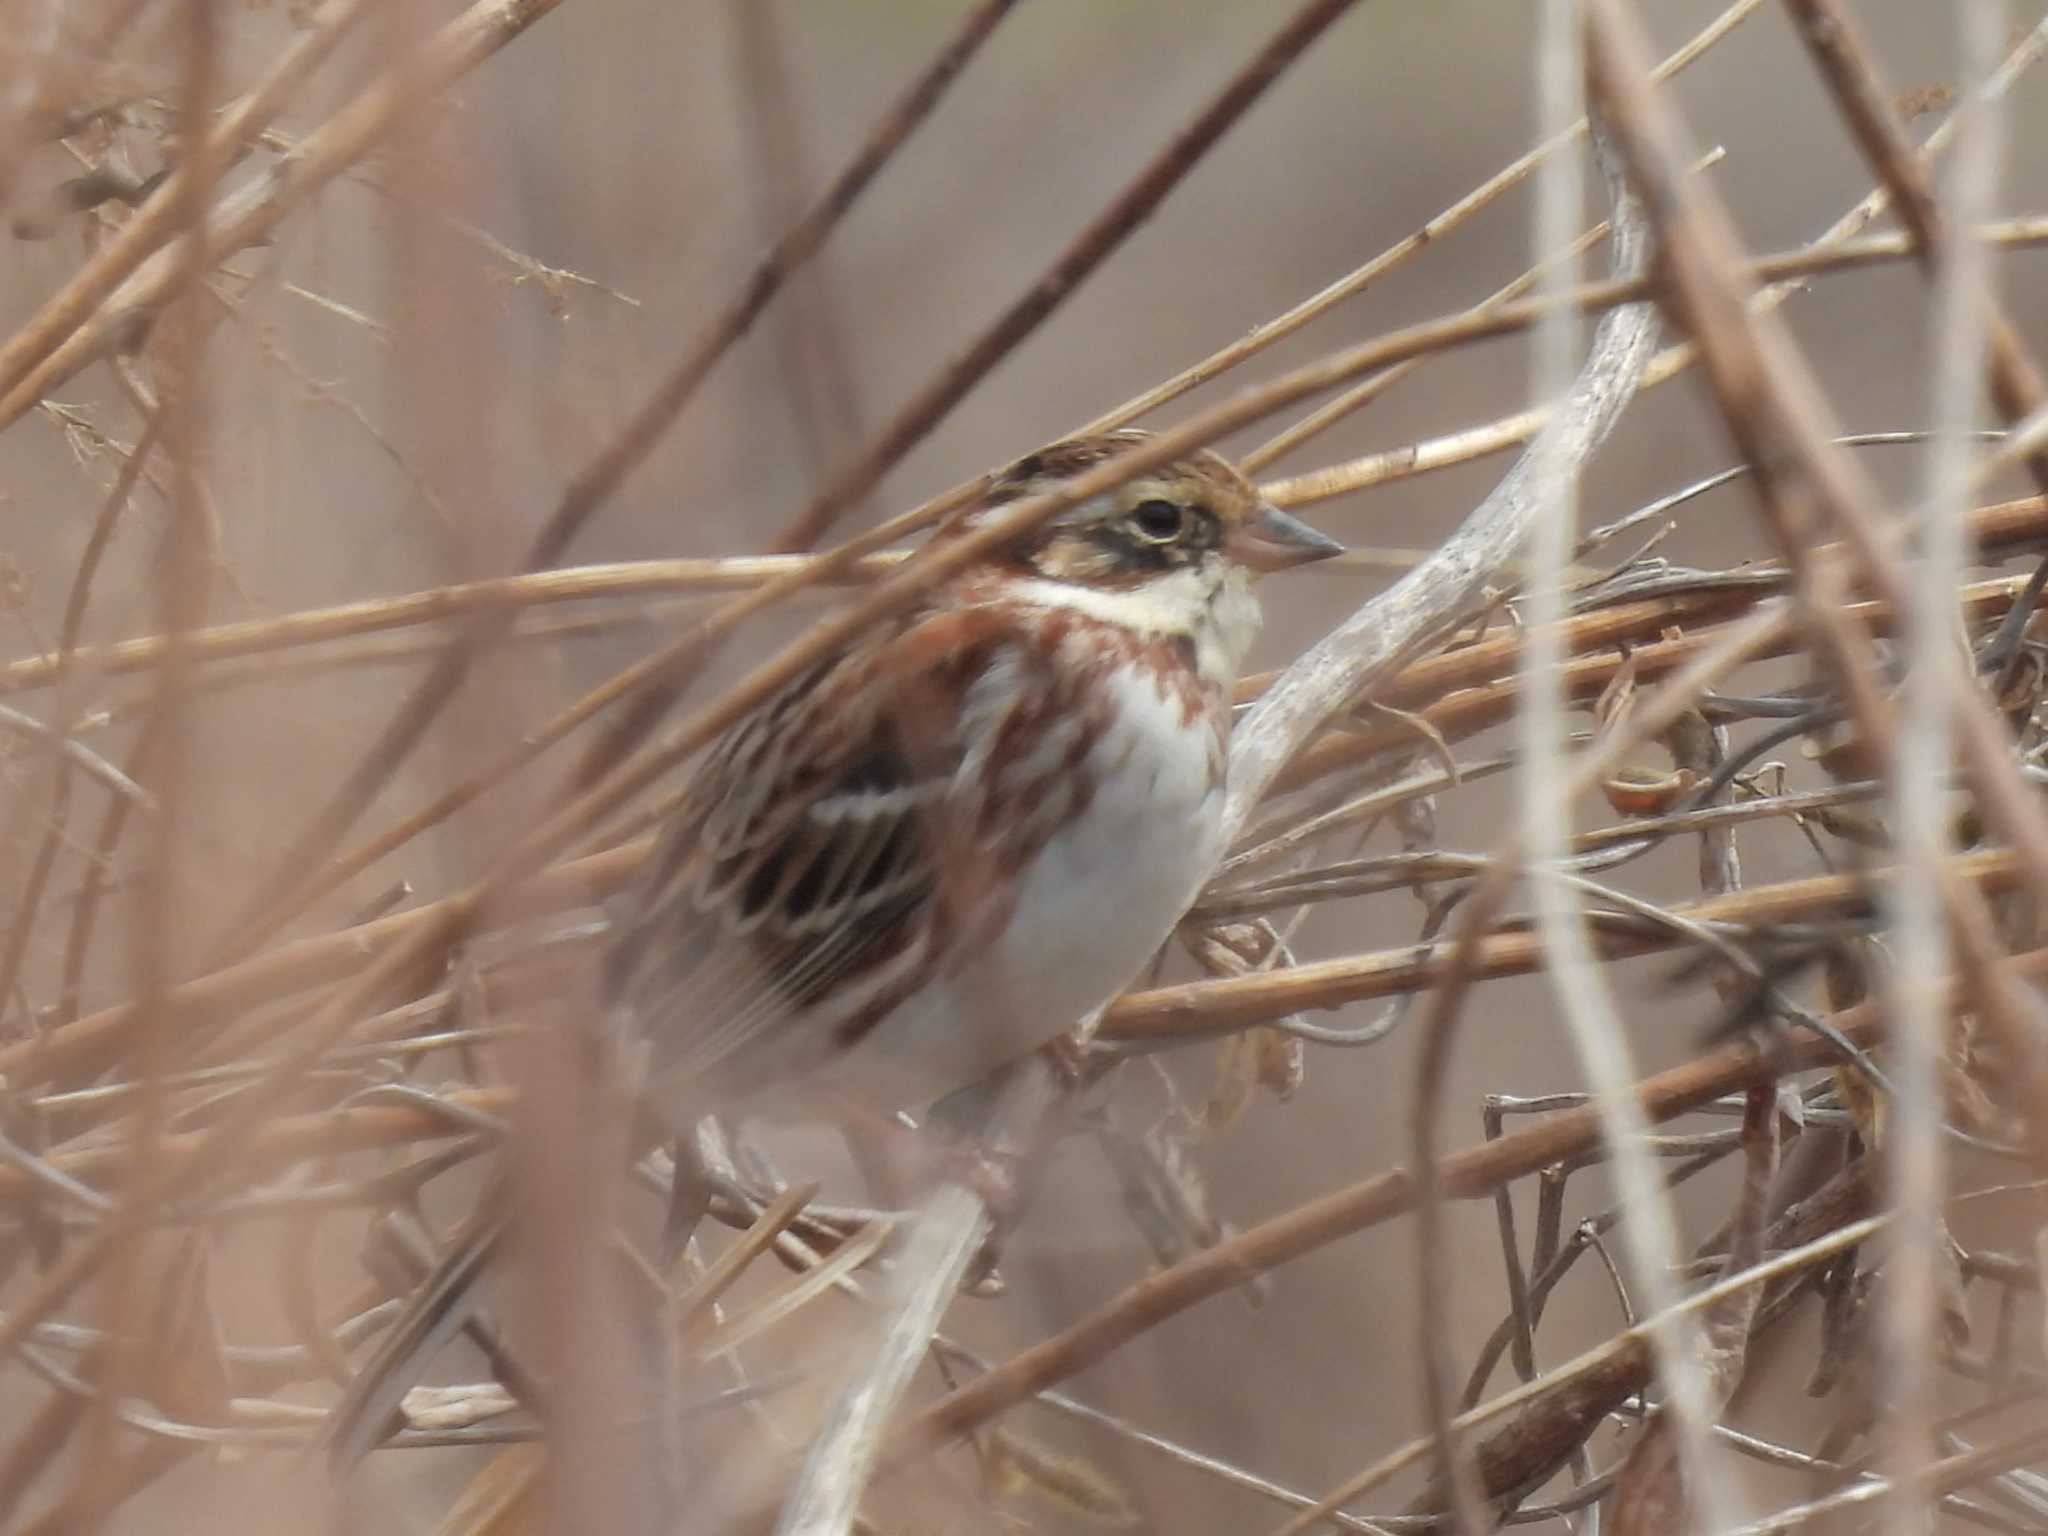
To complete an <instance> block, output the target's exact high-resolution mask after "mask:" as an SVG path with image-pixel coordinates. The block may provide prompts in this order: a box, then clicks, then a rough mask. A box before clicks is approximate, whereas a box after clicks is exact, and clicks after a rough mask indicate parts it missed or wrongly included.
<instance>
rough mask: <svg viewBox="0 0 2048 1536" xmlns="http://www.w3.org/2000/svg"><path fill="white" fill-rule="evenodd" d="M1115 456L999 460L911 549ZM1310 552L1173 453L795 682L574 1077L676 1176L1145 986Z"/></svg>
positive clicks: (370, 1385)
mask: <svg viewBox="0 0 2048 1536" xmlns="http://www.w3.org/2000/svg"><path fill="white" fill-rule="evenodd" d="M1146 436H1147V434H1146V433H1144V432H1142V431H1136V430H1131V429H1125V430H1119V431H1112V432H1105V433H1098V434H1093V435H1088V436H1082V437H1075V438H1071V439H1068V440H1065V441H1062V442H1058V443H1055V444H1053V445H1051V446H1050V447H1046V448H1042V449H1040V450H1039V451H1037V452H1035V453H1031V454H1027V455H1026V456H1025V457H1023V458H1021V459H1019V460H1017V461H1016V462H1015V463H1013V464H1011V465H1010V466H1008V468H1006V469H1004V470H1002V471H1000V472H998V473H996V474H994V475H993V476H991V477H989V479H988V482H987V487H986V489H985V491H984V492H983V493H982V494H981V495H980V496H979V497H978V498H977V499H976V500H975V501H973V502H971V503H969V504H968V505H966V506H965V507H963V508H962V509H961V510H960V511H958V512H956V513H955V514H954V515H953V516H952V517H951V518H949V519H948V520H947V521H945V522H943V523H941V524H940V526H939V527H938V528H937V529H935V530H934V532H933V534H932V536H931V539H932V542H933V544H935V545H938V544H943V543H945V542H946V541H949V540H953V539H957V538H961V537H963V536H966V535H968V534H971V533H973V532H974V531H975V530H977V529H980V528H982V527H984V526H985V525H986V524H987V522H988V520H989V519H991V518H995V517H999V516H1000V515H1002V513H1003V511H1004V509H1005V508H1007V507H1010V506H1012V505H1014V504H1016V503H1017V502H1019V501H1022V500H1024V499H1026V498H1029V497H1033V496H1037V495H1040V494H1042V493H1045V492H1049V491H1053V490H1055V489H1057V488H1059V487H1061V486H1062V485H1064V484H1065V483H1067V482H1069V481H1070V480H1072V479H1073V478H1074V477H1075V476H1077V475H1080V474H1082V473H1084V472H1086V471H1088V470H1091V469H1093V468H1095V467H1097V466H1099V465H1101V464H1103V463H1104V462H1105V461H1107V460H1109V459H1112V458H1114V457H1116V456H1117V455H1119V454H1121V453H1124V452H1127V451H1128V450H1130V449H1132V448H1134V447H1136V446H1137V445H1138V444H1140V443H1141V442H1143V441H1144V440H1145V439H1146ZM1341 552H1342V546H1341V545H1340V544H1338V543H1337V542H1336V541H1334V540H1332V539H1330V538H1328V537H1327V536H1325V535H1324V534H1321V533H1319V532H1317V531H1316V530H1314V529H1313V528H1311V527H1309V526H1308V525H1307V524H1305V523H1303V522H1301V521H1300V520H1298V519H1296V518H1294V517H1292V516H1290V515H1289V514H1287V513H1286V512H1283V511H1281V510H1280V509H1279V508H1277V507H1275V506H1273V505H1271V504H1270V503H1269V502H1267V501H1266V500H1265V499H1264V498H1263V497H1262V496H1261V495H1260V494H1259V491H1258V488H1257V487H1256V486H1255V485H1254V484H1253V483H1252V482H1251V481H1250V480H1248V479H1247V478H1246V477H1245V476H1244V475H1243V474H1241V473H1240V472H1239V471H1238V470H1237V469H1236V468H1235V467H1234V466H1233V465H1232V464H1231V463H1230V462H1229V461H1228V460H1227V459H1225V458H1223V457H1222V456H1220V455H1219V454H1216V453H1214V452H1211V451H1208V450H1198V451H1195V452H1193V453H1190V454H1188V455H1187V456H1185V457H1183V458H1180V459H1177V460H1174V461H1173V462H1171V463H1168V464H1166V465H1165V466H1163V467H1161V468H1158V469H1155V470H1152V471H1150V472H1148V473H1144V474H1140V475H1137V476H1135V477H1133V478H1131V479H1130V480H1128V481H1126V482H1125V483H1123V484H1122V485H1119V486H1117V487H1116V488H1114V489H1112V490H1108V491H1104V492H1102V493H1100V494H1098V495H1095V496H1092V497H1089V498H1087V499H1085V500H1082V501H1080V502H1079V503H1078V504H1076V505H1074V506H1072V507H1070V508H1068V509H1066V510H1064V511H1063V512H1061V513H1059V514H1057V515H1055V516H1054V517H1053V518H1051V519H1050V520H1049V521H1048V522H1045V523H1043V524H1040V525H1038V526H1036V527H1034V528H1032V529H1031V530H1029V531H1027V532H1023V533H1020V534H1018V535H1017V536H1016V537H1015V538H1014V539H1011V540H1009V541H1007V542H1004V543H1002V544H1000V545H999V546H997V547H995V548H994V549H993V550H992V551H991V552H989V553H987V554H986V555H984V556H983V557H980V558H978V559H977V560H975V561H974V562H972V563H970V564H969V565H968V566H967V567H966V568H965V569H963V570H962V571H960V572H959V573H957V574H956V575H955V576H953V577H952V578H951V579H950V580H947V581H945V582H943V583H942V584H939V585H937V586H935V587H934V588H932V589H930V590H929V591H928V592H927V593H926V594H925V595H924V596H923V597H922V598H921V599H919V600H918V601H917V602H916V603H915V604H914V605H913V606H911V607H909V608H907V609H905V610H903V611H901V612H899V613H897V614H896V615H895V616H893V617H891V618H890V619H888V620H887V621H885V622H884V623H882V624H880V625H878V626H877V627H876V628H874V629H873V630H871V631H869V632H868V633H866V634H864V635H863V636H862V637H861V638H860V639H859V640H858V641H856V642H855V643H854V644H852V645H851V646H849V647H848V648H847V649H845V650H844V651H842V652H840V653H839V654H837V655H835V656H832V657H830V658H829V659H827V660H825V661H823V662H821V663H819V664H818V665H817V666H815V667H814V668H812V669H811V670H810V671H809V672H807V673H806V674H804V675H802V676H800V677H799V678H797V679H796V680H795V681H793V682H792V683H790V684H789V685H788V686H787V687H785V688H784V689H783V690H782V691H781V692H779V693H778V694H776V695H774V696H773V697H771V698H770V699H769V700H768V701H767V702H766V703H764V704H763V705H762V706H761V707H760V708H759V709H758V710H756V711H755V712H753V713H752V714H750V715H749V716H747V717H746V718H744V719H743V720H741V721H740V722H739V723H737V724H736V725H734V726H733V727H732V728H731V729H730V730H729V731H728V732H727V733H726V734H725V735H724V736H723V737H722V738H720V739H719V740H718V741H716V742H715V743H714V744H713V745H712V746H711V748H710V749H709V750H708V751H707V752H706V754H705V755H704V756H703V758H702V759H700V761H699V762H698V764H697V765H696V767H695V769H694V770H693V772H692V773H691V775H690V778H689V780H688V782H687V785H686V786H685V789H684V791H683V793H682V795H681V797H680V799H679V800H678V802H677V804H676V805H675V807H674V809H673V810H672V811H671V813H670V814H669V816H668V819H667V821H666V824H665V826H664V827H663V829H662V831H661V832H660V833H659V834H658V836H657V838H656V841H655V845H654V847H653V850H652V852H651V853H650V855H649V857H648V859H647V861H646V863H645V864H644V865H643V866H642V869H641V871H640V874H639V877H638V879H637V881H636V882H635V883H634V884H633V885H632V886H630V887H629V889H628V890H627V891H626V892H625V893H624V895H623V896H622V897H621V898H620V899H619V901H618V902H617V905H616V908H615V910H614V911H613V913H612V914H611V927H610V932H611V934H612V935H613V937H612V938H611V939H610V941H609V947H608V950H607V953H606V955H605V959H604V964H603V998H604V1009H603V1017H604V1029H603V1031H602V1033H603V1035H604V1036H605V1037H606V1039H605V1041H604V1047H605V1048H604V1049H603V1050H602V1051H601V1052H600V1054H601V1055H602V1056H603V1057H605V1058H606V1059H608V1060H609V1061H611V1062H612V1063H614V1064H615V1068H616V1070H617V1071H619V1072H621V1073H623V1074H624V1075H626V1076H628V1077H630V1079H631V1091H632V1093H633V1096H634V1098H635V1099H636V1101H637V1102H639V1103H640V1104H641V1105H642V1106H643V1107H645V1108H650V1109H651V1110H652V1112H653V1115H654V1118H655V1119H656V1120H657V1121H664V1122H665V1123H666V1126H667V1129H668V1130H669V1131H671V1132H672V1133H673V1134H675V1135H676V1137H677V1138H678V1147H679V1149H680V1148H681V1146H682V1145H683V1142H684V1140H685V1139H686V1138H687V1135H688V1132H689V1130H690V1128H691V1127H692V1126H693V1125H694V1124H695V1123H696V1122H697V1121H698V1120H699V1119H701V1118H702V1117H703V1116H704V1115H706V1114H708V1113H718V1114H721V1115H727V1116H732V1117H737V1118H747V1117H752V1116H762V1117H766V1118H771V1119H778V1118H795V1119H803V1118H806V1117H807V1116H809V1115H811V1114H813V1113H814V1112H817V1111H818V1110H819V1109H820V1107H821V1106H831V1107H832V1108H833V1109H835V1110H837V1111H840V1112H843V1111H845V1110H846V1109H847V1108H848V1107H851V1108H853V1109H855V1110H858V1111H864V1112H866V1113H868V1114H870V1115H875V1116H886V1115H887V1114H888V1113H889V1112H890V1111H892V1110H894V1109H898V1108H906V1107H914V1106H921V1105H927V1104H930V1103H931V1102H932V1101H934V1100H936V1099H938V1098H940V1097H942V1096H944V1095H946V1094H948V1093H950V1092H953V1091H954V1090H958V1089H961V1088H963V1087H966V1086H968V1085H971V1084H974V1083H977V1082H979V1081H981V1080H983V1079H985V1078H986V1077H987V1076H988V1075H989V1074H991V1073H993V1072H995V1071H996V1070H998V1069H1000V1068H1001V1067H1003V1066H1004V1065H1005V1064H1007V1063H1009V1062H1011V1061H1014V1060H1017V1059H1019V1058H1021V1057H1023V1056H1025V1055H1028V1054H1029V1053H1031V1052H1032V1051H1034V1050H1036V1049H1038V1048H1040V1047H1042V1046H1044V1045H1046V1044H1047V1043H1048V1042H1050V1041H1052V1040H1053V1039H1055V1038H1057V1037H1059V1036H1061V1035H1063V1034H1065V1033H1066V1032H1067V1031H1068V1030H1070V1029H1071V1028H1072V1027H1073V1026H1074V1025H1075V1023H1076V1022H1077V1021H1078V1020H1080V1019H1081V1018H1082V1017H1083V1016H1084V1015H1085V1014H1087V1013H1088V1012H1089V1011H1091V1010H1092V1009H1094V1008H1095V1007H1097V1006H1098V1005H1100V1004H1102V1003H1104V1002H1105V1001H1107V1000H1108V999H1109V998H1111V997H1113V996H1114V995H1116V993H1118V992H1119V991H1121V990H1122V989H1123V988H1124V987H1125V986H1126V985H1128V984H1129V983H1130V981H1131V980H1132V979H1133V978H1134V977H1135V976H1136V975H1137V974H1138V973H1139V971H1140V970H1141V969H1142V968H1143V967H1144V966H1145V964H1146V963H1147V962H1148V961H1149V960H1150V959H1151V958H1152V956H1153V955H1154V954H1155V953H1156V952H1157V951H1158V949H1159V947H1160V945H1161V944H1162V943H1164V942H1165V940H1166V939H1167V938H1168V937H1169V935H1170V934H1171V932H1172V930H1173V927H1174V925H1175V924H1176V923H1177V922H1178V921H1179V920H1180V918H1181V916H1182V915H1183V914H1184V913H1185V912H1186V910H1187V908H1188V907H1189V905H1190V904H1191V903H1192V902H1193V900H1194V898H1195V896H1196V894H1197V892H1198V891H1199V889H1200V887H1201V885H1202V883H1203V881H1204V880H1205V879H1206V878H1207V876H1208V874H1209V872H1210V870H1211V869H1212V868H1213V867H1214V865H1215V863H1216V860H1217V858H1218V856H1219V855H1220V853H1221V851H1222V849H1221V841H1222V837H1223V820H1222V815H1223V804H1224V793H1225V788H1226V774H1227V766H1228V752H1227V743H1228V735H1229V726H1230V710H1231V694H1232V685H1233V684H1234V682H1235V681H1236V678H1237V673H1238V669H1239V667H1240V666H1241V665H1242V664H1243V662H1244V659H1245V656H1246V654H1247V652H1248V651H1249V649H1250V647H1251V645H1252V642H1253V640H1254V639H1255V637H1256V636H1257V634H1258V631H1259V627H1260V617H1261V615H1260V607H1259V602H1258V599H1257V597H1256V596H1255V594H1254V592H1253V590H1252V583H1253V581H1254V580H1255V579H1256V578H1258V577H1260V576H1263V575H1265V574H1268V573H1271V572H1274V571H1279V570H1284V569H1287V568H1289V567H1293V566H1299V565H1304V564H1307V563H1309V562H1312V561H1317V560H1324V559H1328V558H1330V557H1331V556H1334V555H1337V554H1340V553H1341ZM841 1123H844V1121H843V1118H842V1122H841ZM681 1162H682V1159H681V1156H680V1153H679V1157H678V1166H679V1170H680V1167H681ZM681 1184H682V1180H681V1178H680V1177H679V1179H678V1186H679V1188H680V1186H681ZM487 1204H488V1202H487ZM671 1218H672V1224H673V1221H674V1218H675V1213H674V1212H673V1211H672V1213H671ZM508 1220H509V1202H508V1201H507V1200H506V1199H505V1198H504V1196H503V1186H502V1185H500V1187H499V1197H498V1199H497V1201H496V1208H495V1209H484V1210H480V1212H479V1214H478V1215H477V1216H475V1217H472V1219H471V1220H470V1222H468V1223H467V1224H466V1226H465V1228H464V1231H463V1233H462V1234H461V1235H460V1236H459V1237H458V1239H457V1240H456V1242H455V1243H454V1244H453V1245H452V1246H451V1248H450V1249H449V1251H448V1252H447V1253H446V1254H444V1255H443V1257H442V1259H441V1261H440V1262H439V1263H438V1264H437V1265H436V1266H435V1267H434V1269H433V1270H432V1271H431V1272H430V1273H429V1275H428V1276H427V1277H426V1279H425V1280H423V1281H422V1283H421V1284H420V1286H419V1287H418V1289H417V1290H416V1291H415V1293H414V1296H413V1298H412V1301H411V1302H410V1303H409V1305H408V1307H407V1308H406V1309H405V1311H404V1313H403V1314H402V1315H401V1318H400V1320H399V1322H398V1323H397V1324H395V1325H394V1326H393V1327H392V1328H391V1329H390V1330H389V1331H388V1332H387V1334H386V1336H385V1337H384V1339H383V1340H382V1341H381V1342H380V1345H379V1347H378V1349H377V1350H376V1351H375V1352H374V1353H373V1355H372V1357H371V1359H370V1360H368V1361H366V1362H365V1365H364V1367H363V1369H362V1370H361V1371H360V1372H359V1373H358V1374H357V1376H356V1378H355V1380H354V1382H353V1384H352V1385H351V1387H350V1388H349V1390H348V1391H347V1392H346V1393H345V1394H344V1398H343V1400H342V1403H341V1404H340V1405H338V1407H337V1410H336V1412H335V1413H334V1414H333V1415H331V1416H330V1421H329V1424H330V1429H329V1445H330V1453H331V1457H332V1460H333V1461H334V1464H335V1465H336V1467H337V1470H341V1469H345V1468H346V1467H347V1466H348V1465H350V1464H352V1463H353V1462H354V1461H355V1460H356V1459H357V1458H358V1457H359V1456H360V1455H361V1453H362V1452H364V1451H366V1450H367V1449H368V1448H369V1447H370V1446H371V1445H373V1444H374V1443H375V1442H376V1440H377V1439H379V1438H381V1437H382V1435H383V1433H384V1432H385V1427H386V1426H387V1425H388V1424H389V1422H390V1420H391V1415H392V1411H393V1410H394V1409H395V1408H396V1406H397V1404H398V1402H399V1400H400V1398H401V1397H402V1396H403V1394H404V1391H405V1390H406V1387H407V1385H408V1384H409V1381H410V1380H412V1379H416V1375H417V1370H418V1368H419V1367H421V1366H423V1365H424V1363H425V1360H426V1359H427V1358H430V1357H431V1354H432V1353H433V1352H434V1351H435V1350H436V1349H438V1348H439V1346H440V1344H441V1343H442V1342H444V1341H445V1340H446V1339H447V1338H448V1337H449V1336H450V1335H451V1334H452V1332H453V1330H454V1328H455V1327H457V1326H459V1324H460V1322H461V1321H462V1320H463V1318H464V1317H465V1316H466V1314H465V1313H464V1312H463V1311H462V1310H460V1303H461V1301H462V1298H463V1297H464V1295H465V1294H466V1293H467V1291H468V1289H469V1288H470V1286H471V1285H472V1283H473V1282H474V1280H475V1278H476V1276H477V1275H478V1274H479V1273H480V1272H481V1270H482V1268H483V1266H484V1263H485V1261H486V1260H487V1259H488V1258H489V1256H490V1254H491V1252H493V1251H494V1250H495V1249H496V1248H497V1246H498V1244H499V1241H500V1239H501V1238H502V1236H503V1234H504V1232H505V1230H506V1226H507V1223H508Z"/></svg>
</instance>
